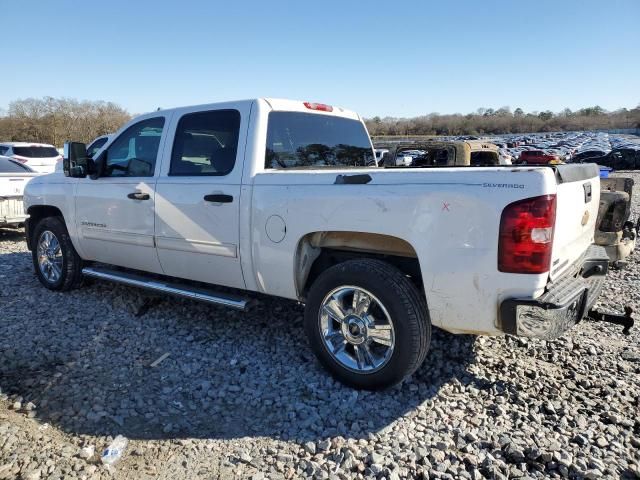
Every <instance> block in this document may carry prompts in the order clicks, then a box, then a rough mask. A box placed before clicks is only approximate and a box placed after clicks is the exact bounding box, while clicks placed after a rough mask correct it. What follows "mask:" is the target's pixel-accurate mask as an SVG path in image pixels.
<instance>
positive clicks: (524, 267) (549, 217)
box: [498, 195, 556, 273]
mask: <svg viewBox="0 0 640 480" xmlns="http://www.w3.org/2000/svg"><path fill="white" fill-rule="evenodd" d="M555 221H556V196H555V195H542V196H540V197H533V198H526V199H524V200H519V201H517V202H514V203H510V204H509V205H507V206H506V207H505V209H504V210H503V211H502V217H501V218H500V240H499V243H498V270H500V271H501V272H507V273H545V272H548V271H549V267H550V265H551V248H552V246H553V227H554V225H555Z"/></svg>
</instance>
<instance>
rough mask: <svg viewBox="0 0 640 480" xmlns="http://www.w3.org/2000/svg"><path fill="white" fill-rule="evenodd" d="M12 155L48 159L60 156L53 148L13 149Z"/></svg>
mask: <svg viewBox="0 0 640 480" xmlns="http://www.w3.org/2000/svg"><path fill="white" fill-rule="evenodd" d="M13 153H14V154H15V155H18V156H20V157H28V158H48V157H57V156H58V155H60V154H59V153H58V151H57V150H56V149H55V148H53V147H13Z"/></svg>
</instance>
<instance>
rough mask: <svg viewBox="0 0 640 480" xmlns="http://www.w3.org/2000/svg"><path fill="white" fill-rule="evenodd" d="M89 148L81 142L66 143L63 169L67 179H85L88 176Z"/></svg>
mask: <svg viewBox="0 0 640 480" xmlns="http://www.w3.org/2000/svg"><path fill="white" fill-rule="evenodd" d="M88 160H89V157H87V146H86V145H85V144H84V143H80V142H65V144H64V155H63V160H62V169H63V171H64V174H65V176H66V177H73V178H85V177H86V176H87V166H88Z"/></svg>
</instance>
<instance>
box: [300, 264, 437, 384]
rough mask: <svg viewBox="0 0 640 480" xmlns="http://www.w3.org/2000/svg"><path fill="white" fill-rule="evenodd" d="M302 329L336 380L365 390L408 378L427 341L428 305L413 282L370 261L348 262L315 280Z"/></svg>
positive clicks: (424, 351)
mask: <svg viewBox="0 0 640 480" xmlns="http://www.w3.org/2000/svg"><path fill="white" fill-rule="evenodd" d="M367 299H368V300H367ZM328 312H331V313H328ZM338 317H342V318H341V319H340V318H338ZM305 330H306V334H307V337H308V339H309V343H310V344H311V348H312V349H313V351H314V353H315V355H316V356H317V357H318V360H319V361H320V363H321V364H322V365H323V366H324V367H325V368H326V369H327V370H329V372H331V373H332V375H333V376H334V377H335V378H337V379H338V380H340V381H341V382H343V383H345V384H347V385H349V386H351V387H355V388H362V389H367V390H380V389H384V388H388V387H390V386H392V385H395V384H397V383H399V382H401V381H402V380H403V379H404V378H406V377H407V376H409V375H411V374H413V373H414V372H415V371H416V369H417V368H418V367H419V366H420V365H421V364H422V362H423V361H424V359H425V357H426V355H427V352H428V350H429V344H430V341H431V321H430V319H429V313H428V310H427V306H426V303H425V302H424V300H423V299H422V297H421V296H420V294H419V292H418V290H417V289H416V287H415V286H414V284H413V283H411V281H410V280H409V279H408V278H407V277H406V276H405V275H404V274H403V273H402V272H400V271H399V270H398V269H397V268H396V267H394V266H393V265H390V264H388V263H386V262H383V261H380V260H374V259H357V260H349V261H346V262H344V263H340V264H338V265H335V266H333V267H331V268H329V269H327V270H326V271H324V272H323V273H322V274H321V275H320V276H319V277H318V279H317V280H316V281H315V282H314V283H313V285H312V286H311V289H310V291H309V295H308V299H307V304H306V307H305Z"/></svg>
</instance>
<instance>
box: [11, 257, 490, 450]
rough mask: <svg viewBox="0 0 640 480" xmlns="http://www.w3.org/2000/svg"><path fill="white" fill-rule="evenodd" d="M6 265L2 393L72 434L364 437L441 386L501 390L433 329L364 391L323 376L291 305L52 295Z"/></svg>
mask: <svg viewBox="0 0 640 480" xmlns="http://www.w3.org/2000/svg"><path fill="white" fill-rule="evenodd" d="M0 263H1V264H3V265H9V268H5V271H4V272H3V273H5V275H6V277H5V278H3V279H2V280H3V281H2V282H1V283H0V307H1V308H2V317H3V318H2V320H1V323H0V325H1V326H2V332H3V333H2V336H1V338H0V388H1V389H2V391H3V393H5V394H9V395H19V396H21V397H23V405H24V404H26V402H28V401H31V402H33V403H35V405H36V407H37V409H36V410H35V412H36V416H37V418H38V419H39V420H40V421H42V422H48V423H51V424H52V425H54V426H56V427H58V428H61V429H63V430H65V431H67V432H69V433H73V434H89V435H115V434H122V435H125V436H127V437H129V438H132V439H168V438H184V437H189V438H193V437H195V438H214V439H215V438H218V439H221V438H239V437H245V436H252V437H255V436H265V437H271V438H281V439H283V440H296V441H307V440H321V439H325V438H328V437H331V436H336V435H342V436H344V437H347V438H349V437H351V438H366V437H367V436H368V435H369V434H371V433H375V432H377V431H379V430H380V429H383V428H385V427H387V426H388V425H389V424H390V423H391V422H393V421H394V420H397V419H398V418H399V417H402V416H403V415H406V414H408V413H410V412H412V411H413V410H414V409H415V408H416V407H417V406H419V405H420V404H422V403H423V402H425V401H427V400H429V399H430V398H432V397H433V396H434V395H436V394H437V393H438V392H439V390H440V389H441V387H442V386H443V385H444V384H445V383H448V382H452V383H454V384H456V383H459V384H462V385H471V384H473V385H474V386H475V388H477V389H489V388H494V385H493V384H492V383H489V382H487V383H483V382H482V381H479V380H478V379H476V378H475V377H474V375H473V374H471V373H469V372H468V371H467V367H468V366H469V365H470V364H471V363H472V362H473V361H474V337H472V336H454V335H449V334H446V333H443V332H441V331H435V332H434V334H433V341H432V345H431V350H430V353H429V355H428V356H427V359H426V361H425V363H424V365H423V366H422V367H421V368H420V369H419V371H418V372H417V373H416V374H415V375H414V376H413V377H412V378H411V379H410V380H409V381H407V382H405V383H404V384H402V385H400V386H398V387H395V388H393V389H391V390H388V391H384V392H358V391H355V390H352V389H349V388H346V387H344V386H343V385H341V384H340V383H338V382H336V381H334V380H333V379H332V378H331V377H330V376H329V375H328V374H327V373H326V372H325V371H324V370H322V368H321V367H320V366H319V365H318V363H317V362H316V360H315V358H314V357H313V355H312V353H311V351H310V349H309V348H308V346H307V342H306V339H305V337H304V333H303V326H302V312H303V310H302V307H301V306H300V305H298V304H296V303H294V302H289V301H284V300H278V299H274V298H268V297H261V298H260V302H259V304H258V306H257V307H256V308H255V309H254V310H253V311H251V312H250V313H239V312H234V311H230V310H226V309H223V308H215V307H210V306H206V305H203V304H198V303H193V302H189V301H183V300H177V299H173V298H157V297H151V296H148V295H147V294H145V293H141V292H139V291H136V290H131V289H126V288H122V287H116V286H113V285H111V284H106V283H100V284H98V283H96V284H93V285H90V286H86V287H84V288H82V289H79V290H76V291H73V292H68V293H64V294H63V293H54V292H50V291H48V290H45V289H44V288H43V287H41V286H40V284H39V283H38V282H37V280H36V279H35V277H34V275H33V273H32V272H31V267H30V258H29V255H28V254H27V253H12V254H6V255H0ZM3 285H4V287H3ZM9 285H13V286H15V285H19V286H20V288H19V289H17V290H16V289H15V287H11V288H7V286H9ZM16 292H18V294H16ZM165 354H168V356H166V355H165ZM158 360H161V361H159V362H157V361H158ZM154 362H157V364H155V366H151V365H152V364H154ZM12 398H13V397H12ZM443 427H444V428H447V427H446V426H445V425H443Z"/></svg>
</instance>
